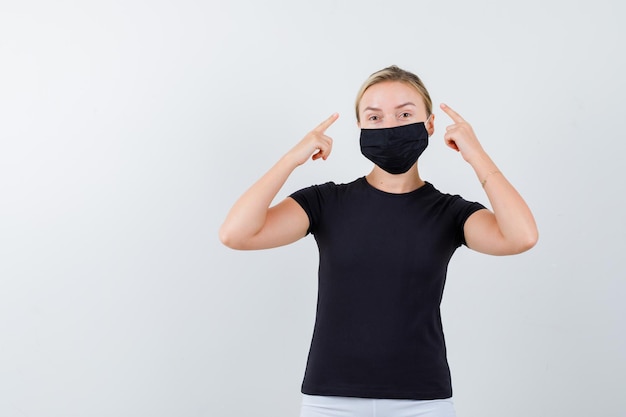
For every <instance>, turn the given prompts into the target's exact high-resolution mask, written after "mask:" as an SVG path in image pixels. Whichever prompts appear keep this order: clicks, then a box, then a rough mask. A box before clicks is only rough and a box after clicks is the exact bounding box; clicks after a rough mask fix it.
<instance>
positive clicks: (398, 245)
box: [220, 66, 538, 417]
mask: <svg viewBox="0 0 626 417" xmlns="http://www.w3.org/2000/svg"><path fill="white" fill-rule="evenodd" d="M441 109H442V110H443V111H444V112H445V113H446V114H447V115H448V116H449V117H450V118H451V119H452V122H453V123H452V124H451V125H449V126H448V127H447V128H446V133H445V135H444V139H445V143H446V144H447V145H448V146H449V147H450V148H452V149H454V150H456V151H458V152H459V153H460V154H461V156H462V157H463V159H464V160H465V161H467V163H469V165H470V166H471V167H472V168H473V170H474V171H475V173H476V176H477V178H478V180H479V181H480V182H481V184H482V186H483V188H484V190H485V193H486V194H487V197H488V199H489V202H490V204H491V207H492V209H493V211H491V210H488V209H487V208H485V207H484V206H483V205H481V204H479V203H476V202H469V201H466V200H464V199H463V198H461V197H460V196H458V195H450V194H445V193H442V192H440V191H438V190H437V189H436V188H435V187H434V186H433V185H432V184H430V183H428V182H425V181H424V180H422V178H421V177H420V174H419V170H418V158H419V156H420V154H421V153H422V151H423V150H424V149H425V148H426V146H427V144H428V139H429V137H430V136H431V135H432V134H433V132H434V130H435V115H434V114H433V113H432V101H431V99H430V95H429V94H428V91H427V90H426V88H425V87H424V85H423V83H422V81H421V80H420V79H419V77H417V76H416V75H415V74H413V73H410V72H408V71H405V70H402V69H400V68H398V67H396V66H391V67H388V68H385V69H383V70H381V71H378V72H375V73H374V74H372V75H371V76H370V77H369V78H368V79H367V80H366V82H365V83H364V84H363V86H362V87H361V89H360V91H359V93H358V95H357V100H356V117H357V124H358V126H359V128H360V129H361V138H360V144H361V151H362V153H363V155H364V156H365V157H367V158H368V159H370V160H371V161H372V162H373V163H374V167H373V168H372V170H371V172H370V173H369V174H367V175H366V176H364V177H361V178H358V179H356V180H355V181H353V182H351V183H348V184H335V183H332V182H329V183H326V184H322V185H317V186H312V187H308V188H305V189H303V190H300V191H297V192H295V193H293V194H292V195H290V196H289V197H287V198H286V199H284V200H283V201H282V202H280V203H278V204H276V205H275V206H272V207H270V204H271V203H272V200H273V199H274V198H275V196H276V195H277V193H278V191H279V190H280V189H281V187H282V186H283V184H284V183H285V181H286V180H287V178H288V177H289V175H290V174H291V173H292V172H293V171H294V170H295V169H296V168H297V167H298V166H299V165H302V164H304V163H305V162H306V161H307V160H308V159H309V158H311V159H312V160H319V159H322V160H325V159H326V158H328V156H329V155H330V152H331V149H332V139H331V138H330V137H329V136H327V135H326V133H325V132H326V130H327V129H328V128H329V127H330V126H331V125H332V124H333V123H334V122H335V121H336V120H337V118H338V115H337V114H333V115H332V116H330V117H329V118H328V119H326V120H325V121H323V122H322V123H321V124H320V125H319V126H317V127H316V128H315V129H313V130H312V131H311V132H310V133H308V134H307V135H306V136H305V137H304V138H303V139H302V140H301V141H300V142H299V143H298V144H297V145H296V146H295V147H294V148H293V149H291V150H290V151H289V152H287V153H286V154H285V155H284V156H283V157H282V158H281V159H280V160H279V161H278V162H277V163H276V164H275V165H274V166H273V167H272V168H271V169H270V170H269V171H268V172H267V173H266V174H265V175H264V176H263V177H261V178H260V179H259V180H258V181H257V182H256V183H255V184H254V185H253V186H252V187H251V188H250V189H249V190H248V191H246V192H245V193H244V194H243V195H242V196H241V197H240V198H239V200H238V201H237V202H236V203H235V205H234V206H233V207H232V209H231V210H230V212H229V213H228V216H227V217H226V220H225V221H224V224H223V225H222V227H221V229H220V239H221V241H222V242H223V243H224V244H225V245H226V246H228V247H231V248H233V249H265V248H271V247H276V246H281V245H286V244H289V243H292V242H295V241H296V240H298V239H300V238H302V237H304V236H306V235H307V234H309V233H311V234H313V235H314V237H315V239H316V241H317V244H318V248H319V252H320V258H319V259H320V261H319V262H320V265H319V289H318V291H319V292H318V305H317V315H316V321H315V328H314V333H313V339H312V342H311V349H310V351H309V357H308V361H307V367H306V372H305V376H304V382H303V384H302V393H303V402H302V414H301V416H302V417H313V416H316V417H322V416H328V417H330V416H340V415H341V416H355V417H356V416H358V417H368V416H372V417H373V416H379V417H382V416H385V417H396V416H398V417H399V416H407V417H408V416H431V417H436V416H437V417H440V416H446V417H447V416H454V409H453V405H452V401H451V397H452V388H451V383H450V372H449V368H448V363H447V359H446V347H445V341H444V336H443V330H442V325H441V316H440V309H439V306H440V303H441V297H442V293H443V288H444V283H445V279H446V270H447V266H448V262H449V260H450V258H451V256H452V254H453V253H454V251H455V250H456V249H457V248H458V247H459V246H460V245H462V244H465V245H466V246H467V247H469V248H470V249H473V250H476V251H478V252H482V253H486V254H491V255H511V254H517V253H520V252H524V251H526V250H528V249H530V248H531V247H533V246H534V245H535V243H536V241H537V236H538V235H537V227H536V225H535V221H534V219H533V215H532V213H531V212H530V210H529V208H528V206H527V205H526V203H525V202H524V200H523V199H522V197H521V196H520V195H519V193H518V192H517V191H516V190H515V188H513V186H512V185H511V184H510V183H509V182H508V181H507V179H506V178H505V177H504V175H503V174H502V172H501V171H500V169H499V168H498V167H497V166H496V165H495V163H494V162H493V161H492V160H491V158H490V157H489V156H488V155H487V153H486V152H485V151H484V149H483V148H482V147H481V145H480V143H479V141H478V139H477V138H476V135H475V134H474V132H473V130H472V128H471V126H470V125H469V124H468V123H467V122H466V121H465V120H464V119H463V118H462V117H461V116H460V115H459V114H458V113H456V112H455V111H454V110H452V109H451V108H450V107H448V106H446V105H444V104H442V105H441Z"/></svg>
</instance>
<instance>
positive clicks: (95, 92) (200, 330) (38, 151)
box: [0, 0, 626, 417]
mask: <svg viewBox="0 0 626 417" xmlns="http://www.w3.org/2000/svg"><path fill="white" fill-rule="evenodd" d="M625 17H626V13H625V6H624V4H623V2H620V1H618V0H613V1H611V0H598V1H593V2H590V1H585V2H583V1H575V2H571V1H557V0H542V1H535V0H531V1H525V2H502V1H488V0H480V1H461V0H457V1H431V2H382V1H376V2H374V1H371V0H365V1H363V0H359V1H356V0H354V1H342V2H339V1H337V2H334V1H327V0H315V1H306V2H299V1H287V0H283V1H280V0H269V1H228V2H216V1H214V0H209V1H191V0H178V1H147V0H124V1H120V0H118V1H87V2H85V1H76V0H74V1H57V2H47V1H19V2H17V1H13V2H9V1H8V0H3V1H2V3H1V4H0V59H1V62H0V415H2V416H7V417H12V416H16V417H21V416H29V417H32V416H42V417H43V416H45V417H56V416H59V417H61V416H63V417H71V416H80V417H84V416H107V417H108V416H151V417H156V416H255V417H263V416H267V417H276V416H285V417H287V416H297V415H298V412H299V402H300V393H299V390H300V383H301V379H302V375H303V371H304V365H305V361H306V355H307V352H308V345H309V342H310V337H311V331H312V326H313V320H314V309H315V302H316V289H317V287H316V272H317V252H316V246H315V243H314V240H313V238H312V237H311V236H309V237H307V238H305V239H303V240H301V241H299V242H297V243H295V244H293V245H291V246H288V247H283V248H278V249H274V250H268V251H260V252H237V251H232V250H229V249H227V248H225V247H223V246H222V245H221V244H220V243H219V241H218V238H217V230H218V228H219V226H220V224H221V222H222V221H223V219H224V217H225V215H226V213H227V211H228V209H229V208H230V206H231V205H232V204H233V203H234V201H235V200H236V198H237V197H238V196H239V195H240V194H241V193H242V192H243V191H244V190H245V189H246V188H247V187H248V186H249V185H251V184H252V183H253V181H255V180H256V179H257V178H258V177H260V176H261V175H262V174H263V173H264V172H265V171H266V170H267V169H269V167H270V166H271V165H272V164H273V163H274V162H275V161H276V160H278V158H279V157H280V156H282V155H283V154H284V153H285V152H286V151H287V150H289V149H290V148H291V147H292V146H293V145H294V144H295V143H296V142H297V141H299V140H300V139H301V138H302V137H303V136H304V135H305V134H306V133H307V132H308V131H309V130H311V129H312V128H313V127H315V126H316V125H317V124H318V123H319V122H321V121H322V120H323V119H325V118H326V117H327V116H328V115H330V114H331V113H333V112H335V111H337V112H339V113H340V119H339V120H338V121H337V122H336V123H335V124H334V125H333V126H332V127H331V128H330V129H329V130H328V134H329V135H330V136H332V137H333V138H334V141H335V142H334V143H335V144H334V148H333V153H332V155H331V157H330V158H329V160H328V161H325V162H315V163H307V164H306V165H304V166H302V167H300V168H299V169H298V170H296V172H294V173H293V175H292V176H291V177H290V179H289V181H288V183H287V184H286V185H285V187H284V189H283V190H281V192H280V193H279V196H278V197H277V200H279V199H282V198H283V197H284V196H286V195H288V194H289V193H291V192H293V191H295V190H297V189H299V188H302V187H305V186H308V185H311V184H315V183H321V182H326V181H330V180H333V181H335V182H347V181H351V180H353V179H354V178H356V177H359V176H362V175H364V174H366V173H367V172H368V171H369V169H370V167H371V164H370V163H369V162H368V161H367V160H366V159H365V158H363V157H362V156H361V155H360V152H359V148H358V129H357V127H356V122H355V119H354V111H353V108H352V106H353V101H354V97H355V95H356V91H357V89H358V87H359V86H360V84H361V83H362V82H363V81H364V80H365V78H366V77H367V76H368V75H369V74H370V73H372V72H374V71H376V70H378V69H381V68H383V67H385V66H388V65H391V64H397V65H399V66H401V67H404V68H406V69H408V70H411V71H414V72H416V73H418V74H419V75H420V76H421V77H422V78H423V80H424V82H425V83H426V85H427V87H428V88H429V90H430V93H431V95H432V97H433V100H434V102H435V106H436V107H437V108H436V111H435V115H436V120H435V122H436V129H437V131H436V133H435V135H434V136H433V138H431V144H430V147H429V149H427V151H426V152H425V153H424V155H423V156H422V158H421V162H420V164H421V165H420V171H421V174H422V176H423V178H424V179H426V180H428V181H430V182H432V183H433V184H435V186H436V187H437V188H439V189H441V190H443V191H446V192H450V193H459V194H461V195H463V196H464V197H465V198H467V199H471V200H477V201H480V202H482V203H484V204H488V201H487V199H486V196H485V194H484V193H483V191H482V189H481V187H480V183H479V181H478V179H477V178H475V176H474V173H473V171H472V170H471V168H470V167H469V166H468V165H467V164H466V163H465V162H464V161H463V160H462V158H461V157H460V156H459V155H458V154H457V153H456V152H453V151H451V150H450V149H448V148H447V147H446V146H445V145H444V144H443V139H442V136H443V134H442V132H444V131H445V126H446V125H447V124H449V123H450V121H449V119H448V118H447V116H446V115H445V114H444V113H443V112H441V111H440V110H439V109H438V104H439V103H441V102H446V103H448V104H449V105H450V106H452V107H453V108H455V109H456V110H457V111H459V113H460V114H461V115H462V116H463V117H464V118H466V119H467V120H468V121H469V122H470V123H471V124H472V125H473V127H474V130H475V131H476V133H477V135H478V137H479V139H480V140H481V142H482V144H483V146H484V148H485V149H486V150H487V151H488V152H489V154H490V155H491V156H492V158H493V159H494V160H495V161H496V163H497V164H498V165H499V167H500V169H501V171H502V172H503V173H504V174H505V175H506V176H507V178H509V180H510V181H511V182H512V183H513V184H514V185H515V186H516V187H517V188H518V190H519V191H520V192H521V193H522V195H523V196H524V197H525V199H526V200H527V202H528V204H529V205H530V206H531V208H532V209H533V212H534V214H535V216H536V219H537V222H538V225H539V229H540V241H539V243H538V245H537V246H536V247H535V248H534V249H533V250H531V251H530V252H527V253H525V254H522V255H519V256H513V257H490V256H486V255H481V254H478V253H474V252H471V251H470V250H468V249H467V248H461V249H459V251H458V252H457V254H456V255H455V257H454V258H453V260H452V262H451V264H450V268H449V274H448V283H447V288H446V292H445V295H444V302H443V306H442V309H443V315H444V328H445V332H446V336H447V344H448V350H449V360H450V364H451V368H452V375H453V385H454V393H455V402H456V407H457V412H458V415H459V417H491V416H493V417H501V416H508V417H526V416H535V417H540V416H546V417H547V416H549V417H554V416H581V417H582V416H590V415H594V416H603V417H620V416H624V413H625V412H626V397H625V396H624V395H623V394H624V391H625V388H626V376H625V375H626V332H624V328H625V326H624V317H626V303H624V301H623V300H624V298H625V296H626V284H625V277H626V268H625V267H624V253H625V249H626V244H625V243H624V237H625V234H626V224H625V220H624V206H625V203H626V201H625V197H624V188H625V187H624V174H623V172H622V167H623V162H622V161H623V155H624V151H625V150H626V145H625V144H624V140H625V135H624V133H623V131H624V128H623V114H624V112H625V111H626V108H625V106H624V104H623V99H624V96H625V95H626V85H625V81H624V80H625V77H624V74H625V73H626V64H625V61H624V53H623V50H624V39H626V29H625V28H624V25H623V22H624V18H625Z"/></svg>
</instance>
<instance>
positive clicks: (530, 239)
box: [515, 228, 539, 253]
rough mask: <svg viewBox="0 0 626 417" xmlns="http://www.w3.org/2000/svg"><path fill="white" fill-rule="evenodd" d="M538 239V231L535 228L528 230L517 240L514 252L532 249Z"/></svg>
mask: <svg viewBox="0 0 626 417" xmlns="http://www.w3.org/2000/svg"><path fill="white" fill-rule="evenodd" d="M538 240H539V232H538V231H537V229H536V228H535V229H533V230H532V231H529V233H527V234H526V235H525V236H524V237H523V238H521V239H519V240H518V245H517V250H516V251H515V252H516V253H522V252H526V251H528V250H530V249H532V248H533V247H535V245H536V244H537V241H538Z"/></svg>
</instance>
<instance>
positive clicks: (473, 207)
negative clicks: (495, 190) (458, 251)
mask: <svg viewBox="0 0 626 417" xmlns="http://www.w3.org/2000/svg"><path fill="white" fill-rule="evenodd" d="M451 208H452V209H453V211H452V212H453V214H454V221H455V224H456V225H457V228H456V230H457V233H458V235H457V238H458V242H460V244H462V245H467V243H466V241H465V233H464V232H463V228H464V226H465V222H466V221H467V219H468V218H469V217H470V216H471V215H472V214H474V213H475V212H477V211H478V210H482V209H484V208H486V207H485V206H483V205H482V204H480V203H477V202H474V201H467V200H465V199H463V198H462V197H461V196H458V195H453V196H452V204H451Z"/></svg>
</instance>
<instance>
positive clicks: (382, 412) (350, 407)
mask: <svg viewBox="0 0 626 417" xmlns="http://www.w3.org/2000/svg"><path fill="white" fill-rule="evenodd" d="M455 416H456V413H455V412H454V404H453V403H452V398H447V399H445V400H380V399H371V398H352V397H327V396H321V395H307V394H302V409H301V412H300V417H455Z"/></svg>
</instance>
